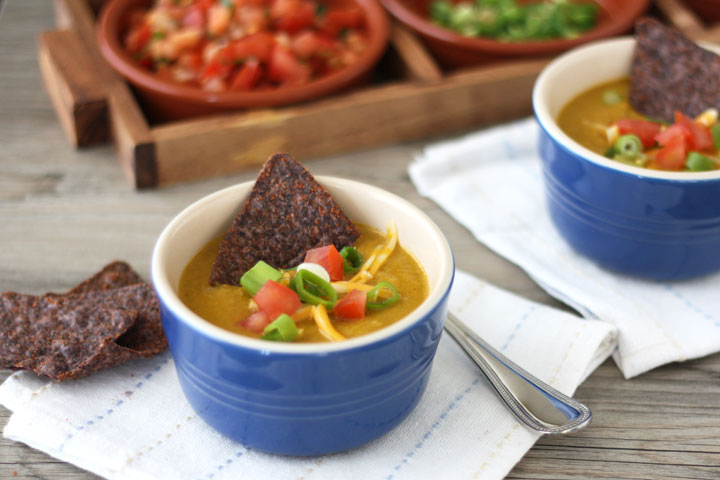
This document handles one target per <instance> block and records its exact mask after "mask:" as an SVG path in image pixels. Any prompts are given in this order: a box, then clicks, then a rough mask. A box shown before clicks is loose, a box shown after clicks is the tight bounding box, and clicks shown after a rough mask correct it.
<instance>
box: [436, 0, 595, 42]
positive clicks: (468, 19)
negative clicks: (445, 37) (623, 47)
mask: <svg viewBox="0 0 720 480" xmlns="http://www.w3.org/2000/svg"><path fill="white" fill-rule="evenodd" d="M429 13H430V19H431V20H432V21H433V22H434V23H436V24H437V25H439V26H441V27H444V28H448V29H450V30H452V31H454V32H457V33H459V34H460V35H463V36H466V37H490V38H494V39H496V40H500V41H505V42H520V41H528V40H530V41H533V40H537V41H540V40H550V39H563V38H575V37H578V36H580V35H581V34H583V33H584V32H585V31H587V30H590V29H591V28H593V27H594V26H595V24H596V22H597V17H598V6H597V5H596V4H594V3H587V2H585V3H580V2H571V1H569V0H553V1H550V2H542V1H538V2H534V3H520V2H518V1H516V0H475V1H474V2H470V1H466V0H462V1H460V2H458V3H455V2H452V1H450V0H435V1H434V2H432V3H431V4H430V12H429Z"/></svg>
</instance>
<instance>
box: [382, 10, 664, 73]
mask: <svg viewBox="0 0 720 480" xmlns="http://www.w3.org/2000/svg"><path fill="white" fill-rule="evenodd" d="M381 1H382V3H383V5H384V6H385V7H386V8H387V9H388V10H389V11H390V13H392V14H393V16H395V17H396V18H397V19H398V20H399V21H400V22H402V23H403V24H404V25H405V26H407V27H408V28H410V29H411V30H413V31H414V32H416V33H417V34H418V35H419V36H420V37H421V38H422V39H423V41H424V42H425V44H426V45H427V47H428V48H429V49H430V50H431V51H432V53H434V54H435V56H436V57H437V59H438V61H439V62H440V63H442V64H443V65H445V66H447V67H463V66H471V65H480V64H483V63H487V62H490V61H494V60H500V59H517V58H524V57H525V58H529V57H543V56H552V55H556V54H558V53H561V52H564V51H565V50H568V49H570V48H572V47H574V46H576V45H580V44H582V43H586V42H590V41H592V40H597V39H600V38H604V37H610V36H613V35H619V34H622V33H626V32H629V31H630V30H631V29H632V26H633V23H634V22H635V20H636V19H637V18H638V17H639V16H640V15H642V14H643V13H644V12H645V10H647V8H648V6H649V4H650V0H595V3H597V4H598V5H599V6H600V15H599V18H598V23H597V25H596V26H595V27H594V28H593V29H591V30H589V31H588V32H587V33H585V34H584V35H581V36H580V37H577V38H573V39H560V40H547V41H528V42H500V41H496V40H492V39H489V38H470V37H464V36H462V35H459V34H457V33H455V32H453V31H451V30H448V29H446V28H443V27H440V26H438V25H435V24H434V23H432V22H431V21H430V19H429V13H428V12H429V6H430V4H431V3H432V2H433V0H381ZM455 1H457V0H455ZM526 3H527V2H526Z"/></svg>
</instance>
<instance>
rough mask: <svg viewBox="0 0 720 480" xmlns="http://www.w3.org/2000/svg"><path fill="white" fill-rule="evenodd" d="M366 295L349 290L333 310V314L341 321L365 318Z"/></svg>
mask: <svg viewBox="0 0 720 480" xmlns="http://www.w3.org/2000/svg"><path fill="white" fill-rule="evenodd" d="M366 302H367V294H366V293H365V292H361V291H360V290H350V291H349V292H348V293H347V295H345V296H344V297H343V298H341V299H340V301H338V302H337V303H336V304H335V308H333V313H334V314H335V315H336V316H337V317H338V318H341V319H346V320H358V319H360V318H363V317H364V316H365V303H366Z"/></svg>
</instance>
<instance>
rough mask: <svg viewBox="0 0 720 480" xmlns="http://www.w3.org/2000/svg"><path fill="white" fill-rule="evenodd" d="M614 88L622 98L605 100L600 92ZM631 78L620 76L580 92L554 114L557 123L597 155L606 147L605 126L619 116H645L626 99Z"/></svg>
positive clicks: (642, 117) (641, 117) (604, 150)
mask: <svg viewBox="0 0 720 480" xmlns="http://www.w3.org/2000/svg"><path fill="white" fill-rule="evenodd" d="M613 90H614V91H615V92H617V93H618V94H619V95H620V97H621V100H620V101H619V102H617V103H613V104H606V103H604V102H603V95H604V94H605V92H607V91H613ZM629 93H630V79H629V78H621V79H619V80H613V81H611V82H606V83H602V84H600V85H598V86H596V87H593V88H591V89H589V90H586V91H585V92H583V93H581V94H580V95H578V96H577V97H575V98H573V99H572V100H570V101H569V102H568V103H567V105H565V106H564V107H563V109H562V110H561V111H560V114H559V115H558V118H557V123H558V126H559V127H560V128H561V129H562V130H563V131H564V132H565V133H566V134H567V135H568V136H569V137H570V138H572V139H573V140H575V141H576V142H578V143H579V144H580V145H582V146H584V147H586V148H589V149H590V150H592V151H593V152H595V153H599V154H600V155H603V154H605V152H606V151H607V149H608V146H609V145H608V139H607V134H606V133H605V130H606V129H607V127H608V126H609V125H610V124H611V123H613V122H615V121H617V120H618V119H620V118H634V119H638V120H645V117H644V116H642V115H640V114H639V113H637V112H636V111H635V110H633V108H632V107H631V106H630V102H628V95H629Z"/></svg>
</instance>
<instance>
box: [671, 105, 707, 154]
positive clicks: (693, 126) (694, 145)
mask: <svg viewBox="0 0 720 480" xmlns="http://www.w3.org/2000/svg"><path fill="white" fill-rule="evenodd" d="M675 125H681V126H683V127H685V128H687V130H688V131H689V132H690V135H689V138H690V142H689V144H688V148H689V149H690V150H698V151H703V150H710V149H711V148H712V147H713V138H712V133H710V129H709V128H707V127H706V126H705V125H701V124H699V123H697V122H694V121H692V120H690V119H689V118H688V117H686V116H685V115H683V114H682V113H681V112H679V111H675Z"/></svg>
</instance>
